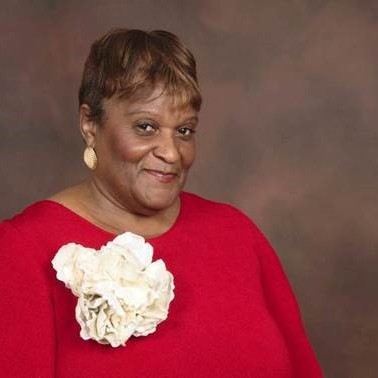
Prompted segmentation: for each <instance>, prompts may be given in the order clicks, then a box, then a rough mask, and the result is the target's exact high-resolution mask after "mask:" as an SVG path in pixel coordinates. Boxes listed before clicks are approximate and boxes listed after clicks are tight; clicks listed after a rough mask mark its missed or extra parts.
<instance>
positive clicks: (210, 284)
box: [0, 29, 322, 378]
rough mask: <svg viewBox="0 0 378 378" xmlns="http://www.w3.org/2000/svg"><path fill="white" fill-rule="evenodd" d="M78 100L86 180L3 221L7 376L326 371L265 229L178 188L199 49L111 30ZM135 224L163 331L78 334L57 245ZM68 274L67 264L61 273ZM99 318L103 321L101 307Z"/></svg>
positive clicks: (103, 237)
mask: <svg viewBox="0 0 378 378" xmlns="http://www.w3.org/2000/svg"><path fill="white" fill-rule="evenodd" d="M79 103H80V130H81V133H82V136H83V138H84V141H85V144H86V149H85V153H84V161H85V163H86V164H87V166H88V168H89V170H90V175H89V178H88V180H87V181H85V182H84V183H82V184H79V185H77V186H74V187H71V188H69V189H66V190H64V191H62V192H60V193H57V194H55V195H54V196H52V197H51V198H50V199H48V200H44V201H40V202H37V203H35V204H33V205H31V206H30V207H28V208H27V209H25V210H24V211H23V212H22V213H21V214H19V215H17V216H15V217H14V218H12V219H10V220H8V221H4V222H3V223H2V224H1V225H0V240H1V243H0V245H1V256H2V264H1V269H2V275H1V276H2V277H3V280H2V288H1V293H2V295H3V298H5V300H4V301H5V303H3V309H2V311H1V315H0V317H1V321H0V324H1V334H2V340H3V347H2V353H1V354H0V368H1V371H3V372H6V374H7V375H8V376H9V377H25V376H31V377H37V376H38V377H50V376H57V377H79V376H80V377H105V376H107V377H124V376H125V377H209V376H216V377H223V376H224V377H274V378H280V377H301V378H304V377H306V378H311V377H321V376H322V374H321V371H320V368H319V366H318V364H317V361H316V359H315V356H314V354H313V351H312V349H311V346H310V345H309V342H308V340H307V338H306V335H305V332H304V330H303V327H302V323H301V319H300V314H299V310H298V307H297V304H296V301H295V298H294V296H293V293H292V291H291V289H290V287H289V284H288V282H287V279H286V277H285V275H284V273H283V271H282V268H281V265H280V263H279V261H278V259H277V257H276V255H275V253H274V252H273V250H272V249H271V247H270V246H269V244H268V242H267V241H266V239H265V238H264V237H263V235H262V234H261V233H260V232H259V230H258V229H257V228H256V226H255V225H254V224H253V223H252V222H251V221H250V220H249V219H248V218H247V217H246V216H245V215H243V214H242V213H240V212H239V211H238V210H236V209H234V208H233V207H231V206H228V205H224V204H219V203H215V202H211V201H208V200H205V199H203V198H200V197H198V196H195V195H193V194H189V193H185V192H182V189H183V186H184V183H185V180H186V176H187V173H188V170H189V168H190V167H191V165H192V163H193V160H194V157H195V142H194V134H195V131H196V128H197V124H198V112H199V110H200V106H201V95H200V93H199V89H198V84H197V78H196V67H195V60H194V58H193V56H192V54H191V53H190V51H189V50H188V49H187V48H185V47H184V46H183V45H182V44H181V42H180V41H179V40H178V39H177V37H176V36H174V35H173V34H171V33H168V32H165V31H154V32H150V33H146V32H143V31H139V30H126V29H121V30H115V31H112V32H110V33H108V34H107V35H105V36H104V37H103V38H101V39H99V40H98V41H96V42H95V43H94V44H93V46H92V48H91V52H90V54H89V56H88V58H87V61H86V63H85V68H84V73H83V78H82V83H81V87H80V91H79ZM125 231H130V232H132V233H135V234H138V235H141V236H143V237H144V238H146V239H148V241H149V243H150V244H151V245H152V246H153V249H154V258H155V259H156V258H158V259H163V260H164V262H165V264H166V267H167V269H169V271H170V272H171V273H172V275H173V277H174V285H175V298H174V300H173V301H172V302H171V303H170V301H171V299H172V297H173V295H172V296H170V297H169V299H168V300H167V301H166V302H165V304H166V305H167V307H168V305H169V303H170V305H169V315H168V318H167V320H165V321H164V322H162V323H161V324H159V326H158V327H157V329H156V332H154V333H152V334H149V335H148V336H146V337H138V338H137V337H133V336H132V337H129V336H130V335H131V333H130V334H129V335H128V337H127V345H126V346H125V347H122V346H119V347H114V348H112V347H111V346H110V345H101V342H106V340H105V339H104V338H103V339H97V341H99V342H96V341H95V340H96V338H94V340H83V338H81V337H80V335H81V336H82V337H83V333H80V326H81V327H82V332H84V331H83V329H84V328H85V324H84V325H83V324H82V323H81V322H80V315H78V313H76V317H77V318H78V321H76V320H75V306H76V302H77V298H76V297H75V295H76V296H78V293H77V291H78V290H76V292H75V289H74V288H72V286H73V285H72V282H71V283H70V282H68V281H69V280H66V281H65V283H66V286H67V287H70V288H71V290H72V291H73V293H72V292H71V291H70V290H68V288H67V287H64V286H65V285H64V284H63V283H62V282H60V281H59V279H57V276H56V272H55V271H54V268H55V269H56V270H58V268H57V265H58V263H57V260H58V258H57V257H56V258H55V259H54V256H55V255H56V253H57V251H58V250H59V251H63V252H62V253H63V255H62V253H61V252H60V255H59V256H63V258H64V251H65V249H64V248H66V247H67V245H68V246H71V247H72V246H74V247H72V248H76V249H78V248H79V247H77V246H76V244H78V245H81V246H83V247H86V248H93V249H96V250H98V249H100V248H101V246H103V245H105V244H106V243H107V242H109V241H111V240H113V239H114V238H115V237H116V235H119V234H123V233H124V232H125ZM69 243H76V244H75V245H73V244H69ZM62 246H65V247H63V249H60V248H61V247H62ZM83 247H80V248H83ZM84 249H85V248H84ZM85 250H86V251H87V252H88V251H89V252H88V253H89V257H90V258H92V256H94V255H96V252H95V251H93V250H92V249H91V250H88V249H85ZM99 253H100V254H101V253H102V252H99ZM56 256H58V255H56ZM65 256H67V253H66V255H65ZM87 256H88V255H87ZM96 256H98V254H97V255H96ZM136 258H138V256H136ZM53 259H54V268H53V267H52V266H51V261H52V260H53ZM97 269H101V267H100V266H97ZM94 273H98V271H96V270H95V272H94ZM59 274H60V276H59ZM64 274H65V272H64V269H63V270H61V271H60V272H59V271H58V278H59V277H60V279H61V280H63V279H62V275H64ZM86 274H87V273H86ZM167 274H168V273H167ZM83 276H84V275H80V279H82V278H83ZM165 277H169V275H167V276H165ZM70 285H71V286H70ZM172 286H173V285H172ZM167 290H168V289H167ZM74 294H75V295H74ZM93 298H95V300H98V299H99V298H98V296H95V297H93V296H92V297H91V299H93ZM102 300H103V298H102ZM105 302H106V306H110V305H109V303H110V300H108V301H105ZM78 303H79V302H78ZM102 303H104V302H102ZM122 303H123V302H122ZM79 307H80V306H79ZM92 310H93V308H92ZM76 311H78V308H77V307H76ZM96 311H97V308H96V309H95V311H94V312H96ZM92 314H93V311H92ZM91 316H92V315H91ZM93 316H95V317H96V318H95V319H92V320H91V321H93V322H95V323H96V324H95V325H94V327H98V317H99V316H100V315H99V313H98V311H97V313H96V314H95V315H93ZM97 316H98V317H97ZM165 317H166V316H164V318H165ZM161 320H163V318H161V319H159V320H158V321H157V322H156V323H160V321H161ZM78 322H79V323H80V324H78ZM111 323H112V322H111ZM113 323H114V322H113ZM113 323H112V324H113ZM92 324H94V323H92ZM89 328H90V327H89ZM89 328H87V331H88V329H89ZM100 328H101V327H100ZM154 330H155V328H154V329H153V330H152V331H154ZM133 331H135V327H134V329H133ZM152 331H151V330H149V331H148V332H145V333H146V334H147V333H150V332H152ZM88 332H89V331H88ZM134 335H137V336H138V334H137V333H134ZM87 336H88V335H87ZM87 338H91V337H90V336H88V337H87ZM92 338H93V337H92ZM104 340H105V341H104ZM125 340H126V339H124V341H125ZM121 344H125V342H122V343H121ZM112 345H113V344H112ZM118 345H119V343H118V344H116V345H113V346H118Z"/></svg>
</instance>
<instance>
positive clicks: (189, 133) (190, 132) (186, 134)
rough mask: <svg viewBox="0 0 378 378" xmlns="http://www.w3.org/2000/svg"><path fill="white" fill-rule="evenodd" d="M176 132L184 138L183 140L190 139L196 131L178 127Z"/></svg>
mask: <svg viewBox="0 0 378 378" xmlns="http://www.w3.org/2000/svg"><path fill="white" fill-rule="evenodd" d="M177 131H178V133H179V134H180V136H182V137H185V138H189V137H191V136H192V135H194V134H195V132H196V130H194V129H193V128H191V127H180V128H179V129H178V130H177Z"/></svg>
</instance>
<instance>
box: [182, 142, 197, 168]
mask: <svg viewBox="0 0 378 378" xmlns="http://www.w3.org/2000/svg"><path fill="white" fill-rule="evenodd" d="M181 155H182V161H183V165H184V167H185V168H190V166H191V165H192V164H193V162H194V159H195V157H196V146H195V144H194V142H193V143H191V144H188V145H185V146H183V147H182V150H181Z"/></svg>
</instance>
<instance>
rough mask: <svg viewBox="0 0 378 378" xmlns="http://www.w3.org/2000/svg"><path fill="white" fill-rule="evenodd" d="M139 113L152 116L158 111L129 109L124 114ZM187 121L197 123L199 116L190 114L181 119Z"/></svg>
mask: <svg viewBox="0 0 378 378" xmlns="http://www.w3.org/2000/svg"><path fill="white" fill-rule="evenodd" d="M141 114H149V115H152V116H157V115H158V113H155V112H151V111H149V110H134V111H131V112H127V111H126V112H125V115H126V116H134V115H141ZM189 121H195V122H196V123H198V121H199V118H198V116H196V115H195V116H192V117H190V118H188V119H186V120H185V121H183V123H185V122H189Z"/></svg>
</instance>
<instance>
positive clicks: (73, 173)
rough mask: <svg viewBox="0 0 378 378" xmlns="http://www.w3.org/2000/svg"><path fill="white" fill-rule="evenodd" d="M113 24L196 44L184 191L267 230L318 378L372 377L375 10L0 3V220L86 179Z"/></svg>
mask: <svg viewBox="0 0 378 378" xmlns="http://www.w3.org/2000/svg"><path fill="white" fill-rule="evenodd" d="M116 26H127V27H137V28H143V29H156V28H163V29H164V28H165V29H168V30H171V31H173V32H175V33H177V34H178V35H179V36H181V38H182V39H183V40H184V41H185V42H186V43H187V44H188V45H189V46H190V47H191V49H192V50H193V52H194V53H195V55H196V56H197V59H198V67H199V76H200V80H201V84H202V90H203V94H204V98H205V104H204V108H203V111H202V114H201V125H200V128H201V130H200V132H199V134H198V144H199V156H198V160H197V163H196V166H195V167H194V168H193V171H192V174H191V178H190V182H189V185H188V189H189V190H192V191H195V192H198V193H200V194H202V195H204V196H208V197H211V198H214V199H218V200H221V201H227V202H231V203H234V204H236V205H237V206H239V207H240V208H242V209H244V211H245V212H247V213H248V214H249V215H251V216H252V217H253V218H254V220H255V221H256V222H257V223H258V224H259V225H260V227H261V228H262V229H263V230H264V232H265V233H266V234H267V236H268V238H269V239H270V240H271V242H272V244H273V245H274V246H275V247H276V249H277V252H278V254H279V255H280V257H281V259H282V261H283V263H284V265H285V267H286V271H287V273H288V275H289V277H290V279H291V281H292V283H293V286H294V289H295V291H296V293H297V296H298V299H299V301H300V304H301V307H302V311H303V316H304V319H305V322H306V325H307V329H308V332H309V334H310V337H311V340H312V342H313V344H314V347H315V349H316V352H317V354H318V356H319V359H320V361H321V364H322V365H323V367H324V370H325V372H326V374H327V376H328V377H335V378H336V377H337V378H338V377H340V378H346V377H356V378H360V377H363V378H370V377H371V378H372V377H376V376H377V374H378V373H377V372H378V364H377V356H376V351H377V347H378V322H377V310H378V300H377V285H378V277H377V274H376V270H377V266H378V256H377V246H378V233H377V227H376V220H377V219H378V206H377V200H378V194H377V193H378V190H377V189H378V182H377V181H378V156H377V154H376V147H377V142H378V129H377V121H378V111H377V99H378V83H377V78H378V5H377V2H376V1H373V0H372V1H364V0H363V1H360V0H355V1H352V0H340V1H337V0H335V1H327V0H258V1H257V0H236V1H235V0H233V1H225V0H223V1H219V0H218V1H216V0H196V1H184V0H182V1H178V0H177V1H173V0H170V1H163V0H140V1H136V0H135V1H131V0H130V1H127V0H124V1H117V0H107V1H89V0H85V1H83V0H82V1H80V2H78V1H74V0H70V1H67V0H66V1H54V0H50V1H48V0H38V1H37V0H35V1H28V0H19V1H2V2H1V13H0V28H1V30H0V31H1V33H0V67H1V73H0V151H1V152H0V177H1V185H0V201H1V202H0V218H4V217H8V216H10V215H11V214H13V213H15V212H16V211H19V210H20V209H22V208H23V207H24V206H25V205H27V204H28V203H30V202H32V201H35V200H37V199H41V198H44V197H46V196H48V195H49V194H50V193H52V192H55V191H57V190H59V189H61V188H63V187H65V186H68V185H70V184H72V183H75V182H77V181H78V180H80V179H82V178H83V177H84V175H85V169H84V168H83V164H82V162H81V153H82V147H83V146H82V142H81V139H80V137H79V133H78V129H77V103H76V92H77V88H78V83H79V78H80V73H81V69H82V64H83V59H84V57H85V56H86V54H87V52H88V48H89V44H90V42H91V41H93V39H94V38H96V37H98V36H99V35H101V34H103V33H104V32H105V31H107V30H108V29H109V28H111V27H116Z"/></svg>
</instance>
